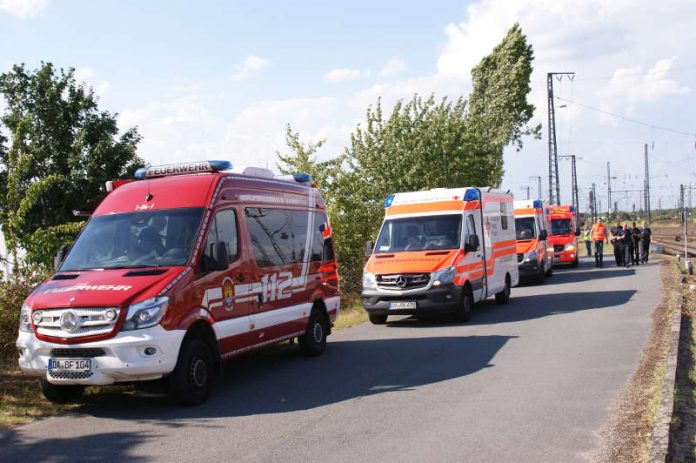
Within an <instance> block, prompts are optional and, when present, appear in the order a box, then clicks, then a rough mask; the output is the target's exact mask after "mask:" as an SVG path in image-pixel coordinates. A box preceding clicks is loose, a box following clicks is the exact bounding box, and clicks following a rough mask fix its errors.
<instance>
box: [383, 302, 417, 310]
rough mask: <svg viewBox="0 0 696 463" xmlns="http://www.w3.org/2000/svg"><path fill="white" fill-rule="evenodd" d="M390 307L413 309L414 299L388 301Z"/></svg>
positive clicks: (414, 305)
mask: <svg viewBox="0 0 696 463" xmlns="http://www.w3.org/2000/svg"><path fill="white" fill-rule="evenodd" d="M389 308H390V309H392V310H393V309H415V308H416V301H401V302H390V303H389Z"/></svg>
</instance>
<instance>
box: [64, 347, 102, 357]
mask: <svg viewBox="0 0 696 463" xmlns="http://www.w3.org/2000/svg"><path fill="white" fill-rule="evenodd" d="M103 355H104V349H100V348H98V347H95V348H82V349H51V357H60V358H94V357H101V356H103Z"/></svg>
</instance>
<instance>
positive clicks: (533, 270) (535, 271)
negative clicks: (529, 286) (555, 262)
mask: <svg viewBox="0 0 696 463" xmlns="http://www.w3.org/2000/svg"><path fill="white" fill-rule="evenodd" d="M539 266H540V263H539V262H538V261H536V260H535V261H534V262H524V261H522V262H520V263H519V264H517V270H518V272H519V274H520V278H526V277H536V276H538V275H539V272H540V270H539Z"/></svg>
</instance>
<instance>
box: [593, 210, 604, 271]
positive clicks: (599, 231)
mask: <svg viewBox="0 0 696 463" xmlns="http://www.w3.org/2000/svg"><path fill="white" fill-rule="evenodd" d="M591 236H592V241H593V242H594V258H595V267H599V268H602V267H604V262H603V261H604V243H605V241H607V227H605V226H604V224H603V223H602V219H601V218H597V223H595V224H594V225H593V226H592V233H591Z"/></svg>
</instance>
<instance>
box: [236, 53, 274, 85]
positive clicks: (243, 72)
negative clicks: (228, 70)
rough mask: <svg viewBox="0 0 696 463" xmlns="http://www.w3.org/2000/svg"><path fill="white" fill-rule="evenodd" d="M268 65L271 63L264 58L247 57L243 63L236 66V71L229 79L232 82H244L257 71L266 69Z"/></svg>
mask: <svg viewBox="0 0 696 463" xmlns="http://www.w3.org/2000/svg"><path fill="white" fill-rule="evenodd" d="M270 64H271V62H270V61H268V60H267V59H265V58H261V57H259V56H256V55H249V56H247V57H246V59H245V60H244V63H242V64H241V65H240V66H238V68H237V70H236V71H235V72H234V73H232V75H231V76H230V79H232V80H234V81H242V80H246V79H248V78H249V77H251V76H252V75H253V74H255V73H257V72H258V71H261V70H262V69H265V68H267V67H268V66H270Z"/></svg>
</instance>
